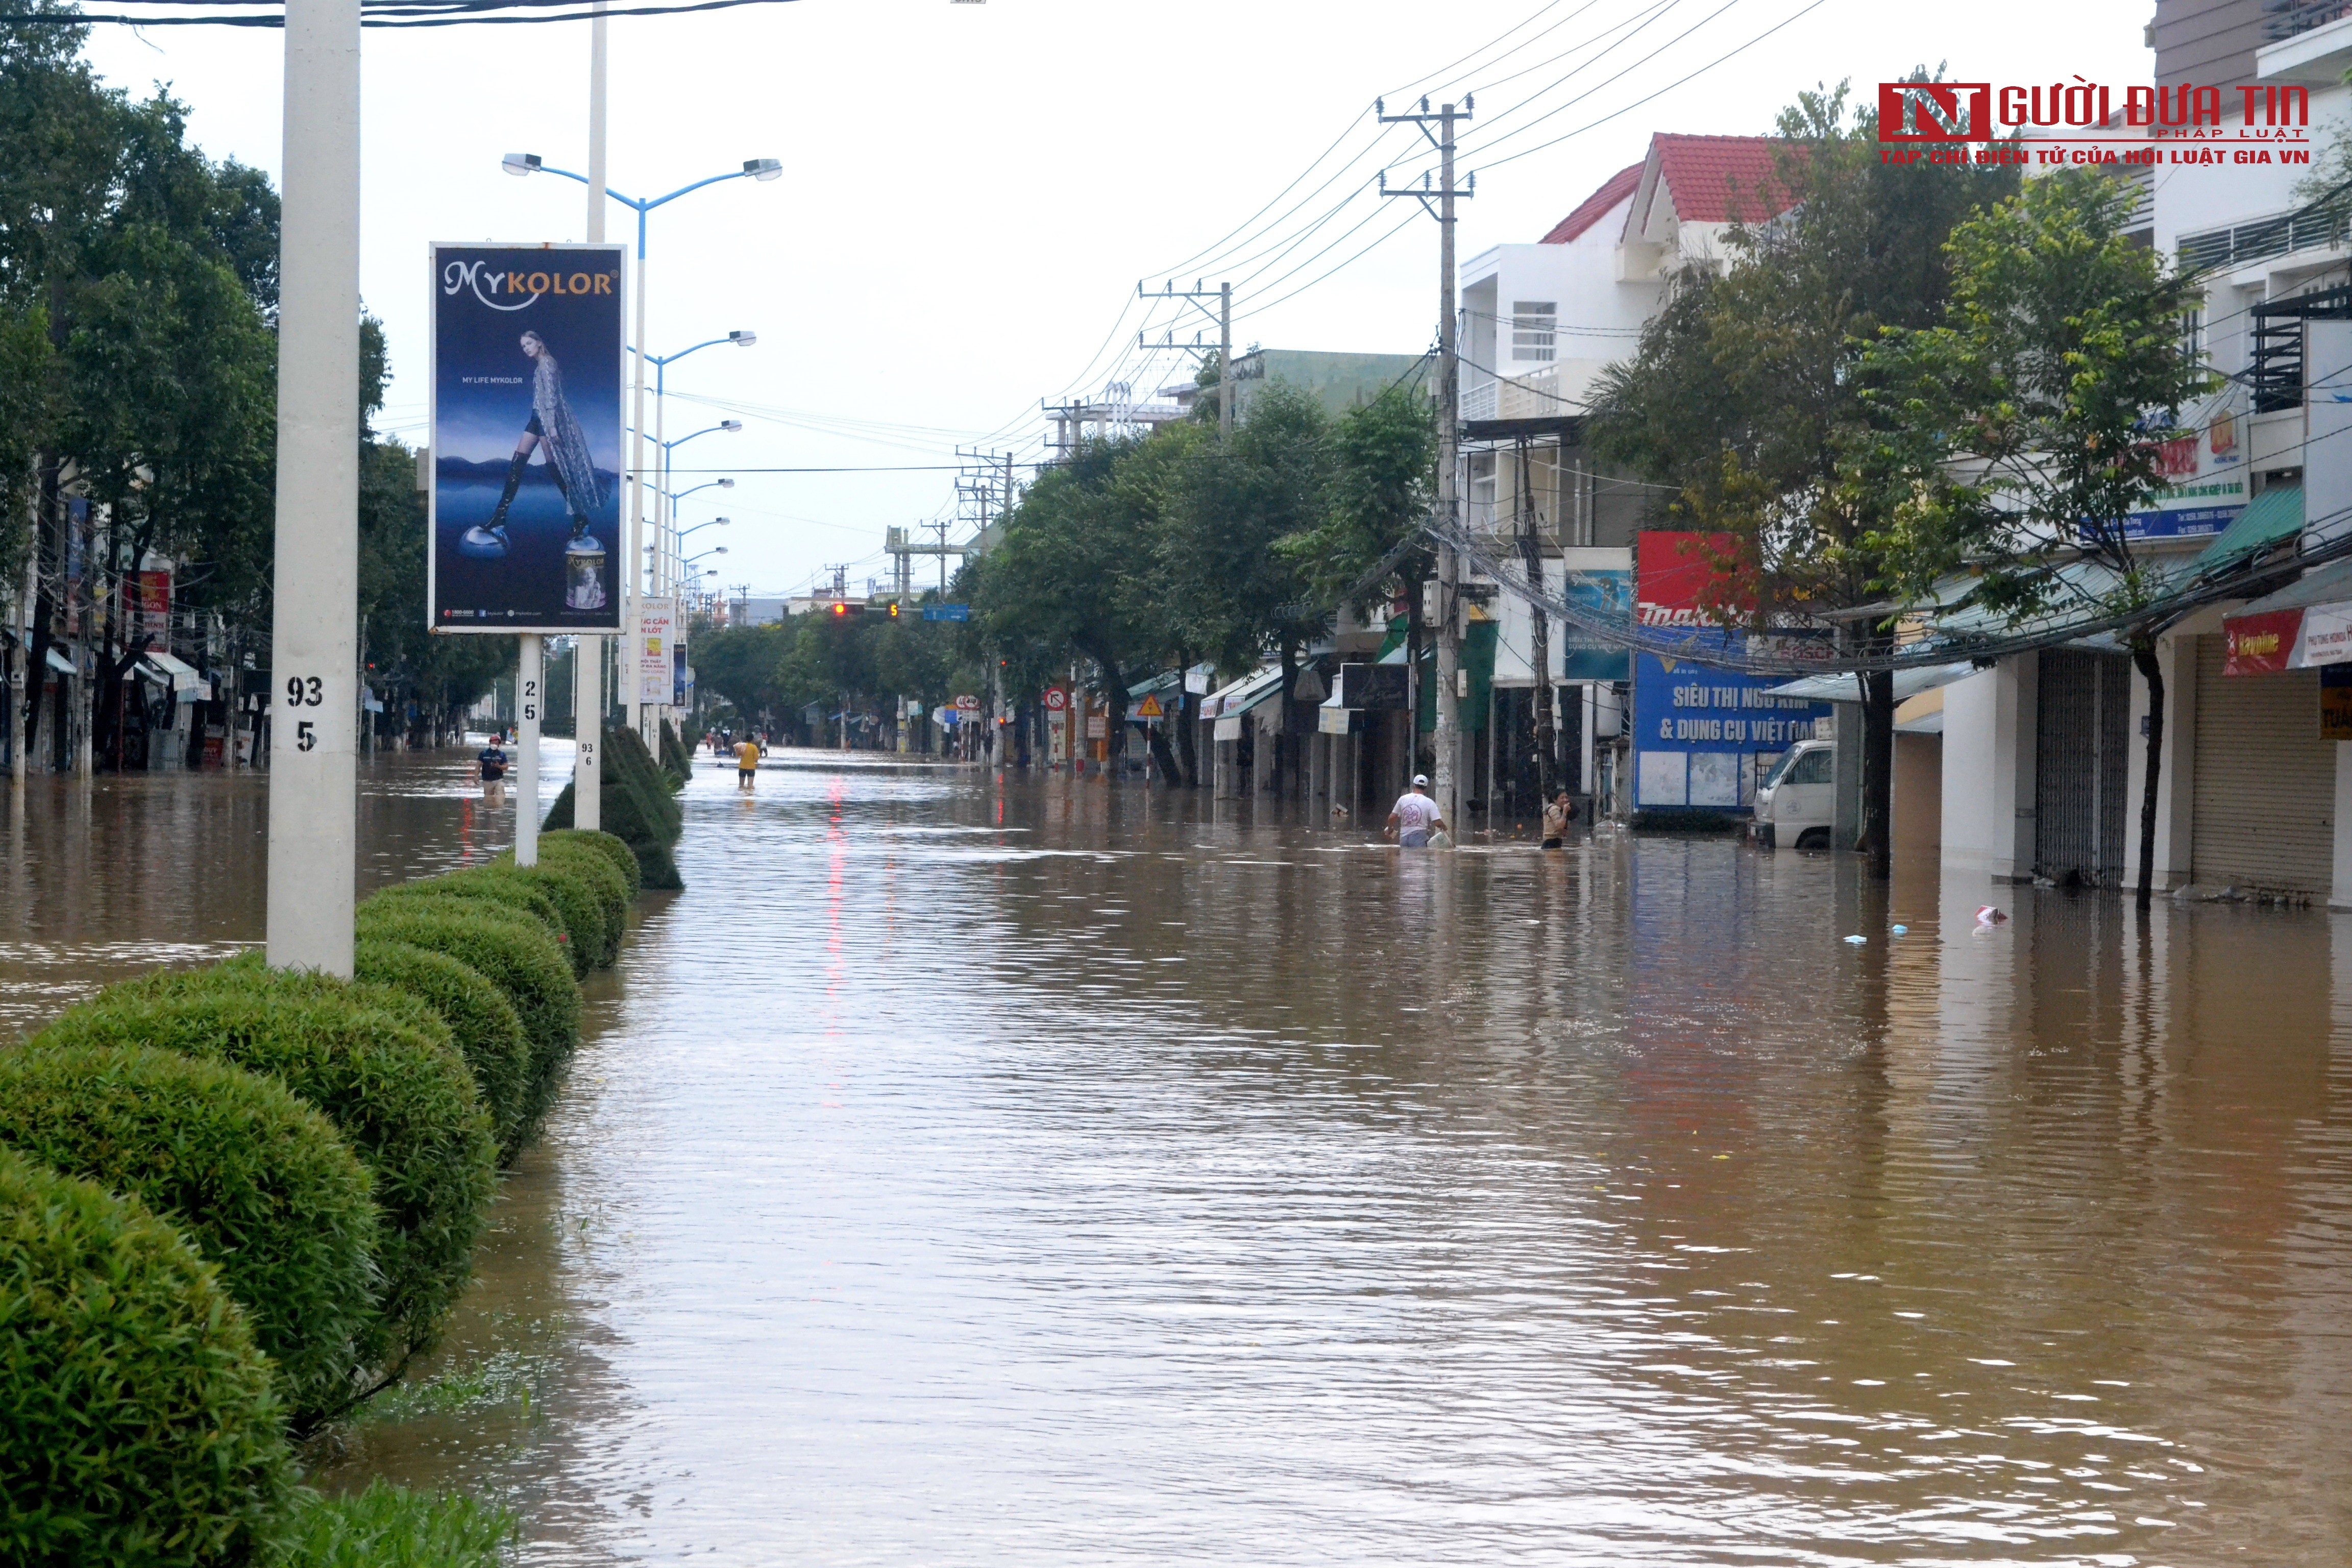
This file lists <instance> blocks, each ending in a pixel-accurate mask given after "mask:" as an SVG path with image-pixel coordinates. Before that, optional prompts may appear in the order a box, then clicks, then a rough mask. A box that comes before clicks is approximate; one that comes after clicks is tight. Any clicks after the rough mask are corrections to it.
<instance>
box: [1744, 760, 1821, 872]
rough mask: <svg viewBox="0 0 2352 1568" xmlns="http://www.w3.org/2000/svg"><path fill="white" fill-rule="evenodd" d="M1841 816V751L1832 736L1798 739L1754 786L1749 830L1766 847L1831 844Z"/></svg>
mask: <svg viewBox="0 0 2352 1568" xmlns="http://www.w3.org/2000/svg"><path fill="white" fill-rule="evenodd" d="M1836 817H1837V751H1836V746H1835V744H1834V743H1833V742H1829V741H1800V742H1797V743H1796V744H1795V745H1793V746H1791V747H1790V748H1789V749H1788V750H1787V751H1786V752H1782V753H1781V754H1780V762H1779V763H1777V764H1776V765H1775V766H1774V767H1773V769H1772V772H1771V773H1770V774H1769V776H1767V777H1766V779H1765V780H1764V784H1763V785H1762V787H1761V788H1759V789H1758V790H1757V792H1756V819H1755V821H1754V823H1753V824H1752V825H1751V826H1749V829H1748V831H1749V832H1750V833H1751V834H1752V835H1753V836H1754V837H1755V838H1756V841H1757V842H1758V843H1759V844H1761V845H1763V846H1764V847H1766V848H1768V849H1770V848H1776V847H1780V846H1782V845H1786V846H1787V847H1790V848H1791V849H1827V848H1828V847H1830V832H1831V828H1832V826H1833V824H1834V823H1835V821H1836Z"/></svg>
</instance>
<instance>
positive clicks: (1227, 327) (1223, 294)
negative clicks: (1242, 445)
mask: <svg viewBox="0 0 2352 1568" xmlns="http://www.w3.org/2000/svg"><path fill="white" fill-rule="evenodd" d="M1135 292H1136V294H1137V296H1138V297H1139V298H1140V299H1145V300H1191V301H1192V304H1193V306H1194V307H1195V308H1196V309H1198V310H1203V311H1205V310H1208V306H1207V305H1205V304H1203V303H1202V301H1203V300H1215V301H1216V302H1217V436H1218V438H1219V439H1220V440H1222V439H1224V438H1225V437H1230V436H1231V435H1233V433H1234V286H1233V285H1232V284H1230V283H1220V284H1218V285H1217V286H1216V287H1215V288H1213V289H1204V288H1202V286H1201V285H1200V284H1199V283H1197V282H1196V283H1194V284H1193V285H1192V287H1191V288H1190V289H1179V288H1177V287H1176V285H1175V284H1174V283H1172V282H1171V283H1165V284H1162V285H1161V286H1160V292H1159V293H1157V294H1154V293H1152V292H1151V291H1150V289H1146V288H1144V286H1143V285H1142V284H1140V283H1139V284H1137V285H1136V286H1135ZM1136 346H1137V347H1139V348H1145V347H1150V346H1151V345H1150V344H1147V343H1145V342H1143V338H1142V334H1140V333H1138V334H1137V336H1136ZM1159 346H1160V347H1161V348H1192V349H1194V350H1196V351H1197V350H1198V349H1199V348H1200V347H1201V346H1202V345H1201V341H1200V337H1199V334H1198V333H1195V334H1194V336H1193V339H1192V342H1191V343H1190V344H1179V343H1177V342H1174V341H1173V337H1172V334H1171V341H1169V342H1163V343H1161V344H1160V345H1159Z"/></svg>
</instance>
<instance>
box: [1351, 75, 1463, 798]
mask: <svg viewBox="0 0 2352 1568" xmlns="http://www.w3.org/2000/svg"><path fill="white" fill-rule="evenodd" d="M1472 107H1473V100H1471V99H1470V98H1468V97H1466V96H1465V98H1464V99H1463V100H1462V105H1461V107H1460V108H1459V109H1457V108H1455V107H1454V105H1453V104H1450V103H1448V104H1444V105H1441V106H1440V107H1439V108H1438V109H1437V110H1435V111H1434V112H1432V111H1431V110H1430V107H1429V100H1427V99H1425V98H1424V99H1423V100H1421V108H1420V110H1419V112H1417V113H1412V114H1391V113H1389V112H1388V106H1387V105H1386V104H1384V103H1380V102H1377V101H1376V102H1375V103H1374V105H1373V113H1374V116H1375V117H1376V118H1377V119H1378V121H1379V122H1380V123H1381V124H1383V125H1398V124H1404V125H1412V126H1413V127H1414V128H1416V129H1417V130H1419V131H1420V132H1421V133H1422V134H1423V136H1425V137H1428V139H1429V142H1430V144H1431V145H1432V146H1433V147H1435V148H1436V149H1437V156H1438V171H1439V177H1438V184H1437V188H1436V189H1434V190H1432V189H1431V188H1430V186H1429V184H1428V176H1427V175H1426V174H1424V175H1423V176H1422V184H1421V185H1420V186H1419V187H1412V186H1407V187H1405V188H1403V189H1402V190H1393V191H1392V190H1391V189H1389V188H1388V177H1387V175H1386V174H1382V175H1381V195H1384V196H1412V197H1414V198H1416V199H1418V200H1419V201H1420V203H1421V205H1423V207H1424V208H1427V209H1428V211H1429V213H1430V216H1433V217H1434V218H1436V219H1437V232H1438V246H1437V252H1438V262H1437V269H1438V294H1437V299H1438V304H1437V524H1438V527H1439V529H1440V530H1441V531H1442V536H1441V538H1440V539H1439V541H1438V545H1437V733H1436V735H1435V737H1434V738H1433V739H1434V744H1435V749H1436V752H1437V767H1436V770H1435V774H1434V777H1433V784H1434V785H1435V787H1434V788H1433V790H1432V791H1431V792H1430V793H1431V794H1433V795H1435V796H1436V798H1437V809H1438V813H1439V815H1441V816H1444V818H1445V821H1446V825H1447V826H1449V827H1451V828H1452V829H1453V830H1454V832H1455V833H1457V834H1458V833H1461V832H1462V831H1464V829H1465V824H1464V823H1463V821H1462V819H1461V818H1460V816H1457V815H1456V813H1457V811H1458V809H1459V807H1460V805H1461V799H1460V794H1461V791H1460V787H1459V783H1458V780H1457V778H1456V774H1457V773H1459V772H1460V771H1461V761H1462V758H1461V752H1462V690H1461V680H1462V606H1461V603H1460V598H1461V595H1460V586H1461V581H1462V562H1461V558H1460V557H1459V556H1458V555H1456V554H1455V552H1454V546H1453V544H1452V543H1451V542H1448V537H1445V536H1450V535H1451V534H1452V533H1453V531H1454V529H1455V528H1457V527H1458V526H1459V525H1460V523H1461V496H1460V494H1459V489H1458V486H1457V485H1456V483H1455V477H1454V467H1455V465H1456V462H1457V461H1458V455H1459V452H1460V448H1461V445H1462V429H1461V424H1462V420H1461V415H1462V375H1461V366H1460V364H1459V363H1458V362H1457V360H1456V357H1455V344H1454V325H1455V323H1454V315H1455V310H1454V199H1455V198H1456V197H1457V196H1468V195H1475V192H1476V189H1477V176H1476V175H1475V174H1474V175H1472V176H1471V182H1470V184H1469V185H1468V186H1467V187H1466V188H1465V189H1462V190H1458V191H1457V190H1455V189H1454V122H1455V121H1458V120H1467V119H1469V118H1470V111H1471V109H1472ZM1432 123H1434V124H1435V125H1436V126H1437V127H1438V129H1437V131H1436V132H1434V133H1432V132H1431V131H1430V126H1431V124H1432Z"/></svg>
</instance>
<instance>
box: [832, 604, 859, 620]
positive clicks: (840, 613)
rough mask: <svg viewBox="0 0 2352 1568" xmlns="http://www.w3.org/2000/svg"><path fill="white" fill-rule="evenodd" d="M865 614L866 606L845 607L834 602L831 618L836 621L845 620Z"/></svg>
mask: <svg viewBox="0 0 2352 1568" xmlns="http://www.w3.org/2000/svg"><path fill="white" fill-rule="evenodd" d="M865 613H866V606H865V605H846V604H843V603H841V602H840V601H838V600H835V602H834V605H833V618H834V619H835V620H837V621H840V620H846V619H848V618H849V617H850V616H862V615H864V614H865Z"/></svg>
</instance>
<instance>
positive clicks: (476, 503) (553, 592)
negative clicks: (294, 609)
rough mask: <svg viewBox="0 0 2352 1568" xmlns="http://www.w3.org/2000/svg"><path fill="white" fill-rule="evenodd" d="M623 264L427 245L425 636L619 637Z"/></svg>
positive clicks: (576, 254)
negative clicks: (429, 348)
mask: <svg viewBox="0 0 2352 1568" xmlns="http://www.w3.org/2000/svg"><path fill="white" fill-rule="evenodd" d="M622 252H623V247H620V246H618V245H457V244H436V245H435V246H434V247H433V253H432V254H433V296H432V297H433V374H432V415H431V435H430V437H429V440H430V449H431V451H432V454H433V475H432V487H431V489H430V490H429V491H428V492H427V494H428V507H427V512H428V516H429V518H430V522H429V523H428V530H429V531H428V535H427V538H426V542H425V563H426V565H425V572H426V611H425V613H426V616H427V617H428V620H429V622H430V625H431V626H432V629H433V630H435V631H436V632H497V633H501V634H504V635H508V636H512V635H514V634H516V633H520V632H544V633H563V632H596V631H617V630H619V629H620V625H621V622H620V613H621V584H620V556H621V553H622V548H621V539H620V531H621V477H622V470H623V460H622V456H621V387H622V381H623V370H622V364H623V359H622V356H623V353H624V342H625V340H624V338H623V334H622V315H621V306H622V301H623V298H624V292H623V289H622V287H621V281H622V279H621V266H622V263H621V258H622ZM664 689H665V691H667V682H665V686H664Z"/></svg>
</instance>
